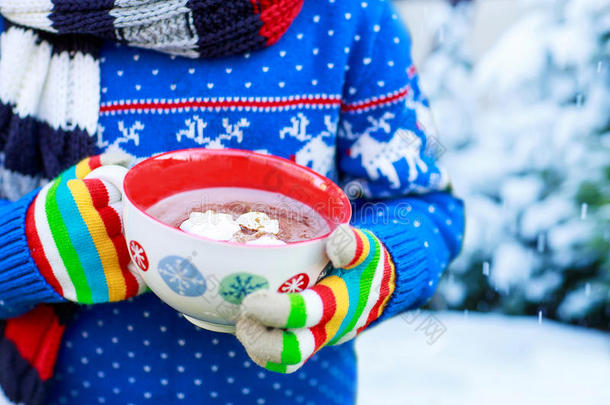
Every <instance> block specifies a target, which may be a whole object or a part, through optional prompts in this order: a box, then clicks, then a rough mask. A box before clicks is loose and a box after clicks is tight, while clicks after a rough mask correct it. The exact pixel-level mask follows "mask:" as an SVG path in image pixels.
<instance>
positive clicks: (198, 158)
mask: <svg viewBox="0 0 610 405" xmlns="http://www.w3.org/2000/svg"><path fill="white" fill-rule="evenodd" d="M219 159H220V160H219ZM231 159H232V160H233V162H231ZM180 162H183V164H182V165H180ZM204 162H205V163H206V164H207V165H206V167H205V168H203V167H202V166H201V165H203V163H204ZM232 163H233V165H234V166H236V168H240V169H247V170H248V173H247V175H246V174H245V173H244V174H242V175H238V176H232V181H229V183H230V184H227V183H225V182H224V181H223V179H222V177H221V176H222V175H223V173H225V174H226V173H228V172H230V170H227V169H230V168H232V167H231V166H232ZM214 165H216V166H214ZM223 166H227V167H223ZM187 167H190V169H187ZM202 168H203V169H208V170H211V171H212V172H213V173H211V174H214V175H216V176H208V177H204V176H193V169H202ZM223 169H225V170H223ZM265 170H266V171H267V172H268V174H265V173H261V171H263V172H264V171H265ZM276 170H277V171H276ZM185 171H186V173H185ZM274 173H275V174H279V175H281V176H275V177H276V179H275V181H276V183H277V184H275V185H274V184H267V183H266V182H267V181H268V180H269V178H268V177H269V176H274ZM172 174H178V175H177V176H172ZM185 174H186V175H185ZM261 176H262V177H261ZM282 176H286V177H287V178H286V179H283V177H282ZM244 178H249V180H248V181H249V182H250V183H247V182H245V181H244ZM261 182H263V183H261ZM299 182H300V183H299ZM164 183H165V184H169V186H168V187H166V188H163V189H160V188H158V185H159V184H164ZM235 183H237V184H239V185H235ZM242 183H243V184H244V185H242ZM251 183H254V185H252V184H251ZM200 184H208V185H207V186H206V185H204V186H200ZM245 184H250V186H249V187H245ZM282 184H283V185H284V186H285V188H284V190H283V191H282V189H280V190H278V189H277V187H278V186H281V185H282ZM197 185H199V186H197ZM211 187H245V188H253V189H258V190H264V191H272V192H276V193H280V194H283V195H287V196H288V197H291V198H294V199H296V200H298V201H301V202H302V203H304V204H307V205H308V206H309V207H311V208H313V209H314V210H315V211H316V212H317V213H318V214H319V215H321V216H322V217H323V218H324V220H326V222H327V223H328V225H329V227H330V231H329V232H328V233H326V234H324V235H321V236H318V237H316V238H313V239H307V240H304V241H299V242H290V243H288V244H286V245H272V246H267V245H246V244H242V243H237V242H228V241H218V240H215V239H210V238H206V237H203V236H199V235H193V234H188V233H186V232H184V231H181V230H180V229H178V228H176V227H174V226H172V225H170V224H168V223H165V222H163V221H161V220H159V219H157V218H155V217H153V216H152V215H150V214H148V213H147V212H146V210H147V209H148V208H150V207H151V206H152V205H154V204H155V203H157V202H158V201H161V200H163V199H164V198H167V197H169V196H171V195H174V194H177V193H180V192H184V191H190V190H195V189H201V188H211ZM300 187H304V188H305V191H303V190H301V191H300V192H299V195H295V192H297V191H298V190H299V188H300ZM124 196H125V198H126V199H127V200H128V201H129V202H130V203H131V204H132V205H133V206H134V207H135V208H136V209H137V210H138V211H139V212H141V213H142V214H144V215H145V216H146V217H148V218H150V219H151V220H153V221H155V222H157V223H159V224H160V225H162V226H164V227H167V228H170V229H174V230H176V231H179V232H181V233H186V234H187V235H189V236H192V237H195V238H199V239H204V240H207V241H212V242H217V243H222V244H230V245H236V246H242V247H252V248H261V247H264V248H268V247H277V248H283V247H289V246H295V245H302V244H308V243H312V242H315V241H318V240H320V239H325V238H327V237H328V236H329V235H330V233H332V231H334V229H336V227H337V226H338V225H340V224H344V223H349V220H350V218H351V215H352V209H351V204H350V201H349V198H348V197H347V195H346V194H345V193H344V192H343V190H342V189H341V188H340V187H339V186H338V185H336V184H335V183H334V182H333V181H332V180H330V179H328V178H326V177H324V176H322V175H321V174H319V173H317V172H315V171H313V170H312V169H310V168H308V167H305V166H302V165H299V164H297V163H295V162H293V161H291V160H288V159H285V158H282V157H279V156H275V155H267V154H262V153H257V152H252V151H248V150H242V149H205V148H190V149H180V150H174V151H170V152H165V153H162V154H159V155H155V156H152V157H150V158H148V159H145V160H143V161H141V162H139V163H138V164H136V165H135V166H134V167H133V168H131V170H129V172H128V173H127V175H126V176H125V181H124ZM323 196H324V199H325V200H326V204H325V201H324V199H322V200H321V201H320V200H319V199H320V198H322V197H323ZM298 197H301V198H298ZM304 199H310V200H309V201H303V200H304ZM313 201H315V202H316V203H320V204H321V205H316V204H312V202H313ZM333 202H334V204H335V205H333V206H332V207H331V206H330V205H332V204H333ZM326 205H328V206H326ZM321 206H322V207H323V208H325V209H326V211H323V212H321V211H320V209H319V208H320V207H321ZM337 206H338V208H339V209H338V210H336V209H333V207H334V208H336V207H337Z"/></svg>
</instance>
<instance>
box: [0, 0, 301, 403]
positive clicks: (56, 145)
mask: <svg viewBox="0 0 610 405" xmlns="http://www.w3.org/2000/svg"><path fill="white" fill-rule="evenodd" d="M302 4H303V0H166V1H156V0H26V1H24V0H0V13H1V14H2V15H3V17H4V18H5V20H6V21H5V24H4V25H5V30H4V32H3V33H2V35H1V36H0V169H2V167H1V166H4V169H5V170H4V173H5V174H6V173H10V174H11V175H12V176H13V177H12V178H11V179H12V180H11V179H8V181H10V182H11V185H10V187H8V190H11V191H10V195H0V198H9V199H17V198H19V197H20V196H21V195H23V194H25V193H26V192H28V191H30V190H32V189H34V188H35V187H36V186H37V185H38V183H40V182H44V181H45V180H48V179H52V178H54V177H55V176H57V175H58V174H59V173H60V172H61V171H62V170H64V169H66V168H67V167H69V166H71V165H73V164H75V163H76V162H78V161H79V160H81V159H82V158H84V157H86V156H89V155H92V154H93V153H95V146H94V139H95V134H96V131H97V122H98V114H99V104H100V67H99V62H98V59H99V57H98V56H99V49H100V46H101V44H102V41H103V40H111V41H117V42H122V43H126V44H128V45H130V46H136V47H142V48H147V49H154V50H157V51H160V52H165V53H170V54H175V55H182V56H187V57H194V58H211V57H218V56H227V55H232V54H239V53H244V52H247V51H252V50H256V49H259V48H263V47H265V46H269V45H271V44H273V43H275V42H276V41H277V40H278V39H279V38H280V37H281V36H282V35H283V34H284V32H286V30H287V29H288V27H289V26H290V24H291V23H292V21H293V19H294V18H295V17H296V15H297V14H298V13H299V11H300V10H301V6H302ZM1 181H4V182H6V181H7V178H6V177H0V182H1ZM13 183H14V184H13ZM5 189H7V187H5ZM1 287H2V286H0V288H1ZM74 308H75V307H74V306H73V305H71V304H66V305H61V306H48V305H39V306H38V307H36V308H35V309H34V310H33V311H31V312H29V313H27V314H25V315H22V316H20V317H18V318H14V319H9V320H6V321H1V320H0V403H23V404H36V405H38V404H43V403H45V395H46V391H47V389H48V385H49V383H50V381H51V377H52V374H53V367H54V364H55V359H56V355H57V350H58V348H59V343H60V340H61V336H62V335H63V331H64V329H65V325H66V322H68V320H69V319H70V317H71V313H72V312H74Z"/></svg>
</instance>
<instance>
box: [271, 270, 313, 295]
mask: <svg viewBox="0 0 610 405" xmlns="http://www.w3.org/2000/svg"><path fill="white" fill-rule="evenodd" d="M308 285H309V276H308V275H307V274H305V273H300V274H297V275H296V276H294V277H292V278H290V279H288V280H287V281H286V282H285V283H284V284H282V285H281V286H280V288H278V289H277V291H278V292H281V293H295V292H301V291H303V290H304V289H306V288H307V286H308Z"/></svg>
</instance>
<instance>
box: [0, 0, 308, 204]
mask: <svg viewBox="0 0 610 405" xmlns="http://www.w3.org/2000/svg"><path fill="white" fill-rule="evenodd" d="M302 5H303V0H164V1H157V0H27V1H23V0H1V1H0V13H1V14H2V16H3V17H4V18H5V20H6V22H5V31H4V33H3V34H2V37H1V39H0V41H1V44H0V49H1V52H2V56H1V58H0V164H2V161H4V166H5V169H8V170H9V171H12V172H15V173H18V174H20V175H25V176H30V177H31V176H40V175H42V177H43V178H44V179H52V178H53V177H55V176H56V175H57V174H58V173H59V172H60V171H61V170H63V169H65V168H66V167H69V166H70V165H72V164H73V163H75V162H77V161H78V160H80V159H81V158H83V157H86V156H88V155H90V154H91V153H93V152H94V145H93V136H92V135H94V134H95V131H96V128H97V117H98V109H99V100H100V95H99V92H100V86H99V83H100V80H99V75H100V69H99V66H98V52H99V47H100V44H101V42H102V40H110V41H116V42H121V43H125V44H128V45H130V46H135V47H141V48H147V49H154V50H157V51H160V52H164V53H169V54H174V55H181V56H187V57H192V58H213V57H219V56H227V55H233V54H239V53H245V52H247V51H252V50H256V49H259V48H263V47H265V46H269V45H271V44H273V43H275V42H276V41H277V40H278V39H279V38H280V37H281V36H282V35H283V34H284V33H285V32H286V30H287V29H288V27H289V26H290V24H291V23H292V21H293V20H294V18H295V17H296V16H297V14H298V13H299V11H300V10H301V7H302ZM33 162H34V163H33ZM33 181H35V180H33ZM28 189H32V184H28V183H27V182H25V183H24V184H22V185H21V189H19V188H18V189H14V190H13V193H12V194H14V195H9V196H0V198H2V197H5V198H11V199H14V198H17V197H18V196H19V195H20V194H23V193H24V192H26V191H27V190H28Z"/></svg>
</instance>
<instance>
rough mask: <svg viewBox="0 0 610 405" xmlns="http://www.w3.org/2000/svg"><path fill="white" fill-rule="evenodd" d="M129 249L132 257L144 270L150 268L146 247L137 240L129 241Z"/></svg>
mask: <svg viewBox="0 0 610 405" xmlns="http://www.w3.org/2000/svg"><path fill="white" fill-rule="evenodd" d="M129 251H130V252H131V258H132V260H133V261H134V262H135V264H136V265H137V266H138V267H139V268H140V269H142V271H146V270H148V257H147V256H146V252H144V248H143V247H142V245H140V244H139V243H138V242H136V241H135V240H132V241H131V242H129Z"/></svg>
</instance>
